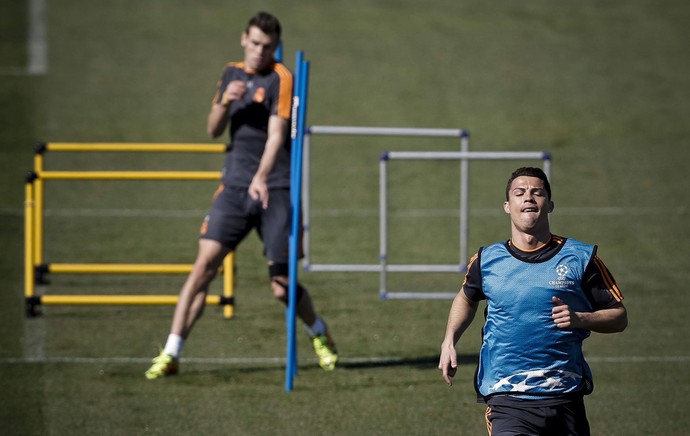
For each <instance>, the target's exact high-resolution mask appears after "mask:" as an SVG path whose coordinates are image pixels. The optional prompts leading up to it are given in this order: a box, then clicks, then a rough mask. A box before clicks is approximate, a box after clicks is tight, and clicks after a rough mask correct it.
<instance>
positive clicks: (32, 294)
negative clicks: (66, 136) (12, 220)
mask: <svg viewBox="0 0 690 436" xmlns="http://www.w3.org/2000/svg"><path fill="white" fill-rule="evenodd" d="M48 151H51V152H116V153H123V152H129V153H141V152H147V153H225V152H226V151H227V146H226V145H224V144H195V143H187V144H182V143H180V144H152V143H71V142H70V143H68V142H54V143H45V144H40V145H39V146H37V147H36V149H35V154H34V169H33V171H31V172H30V173H29V174H28V175H27V177H26V183H25V193H24V196H25V201H24V250H25V251H24V296H25V300H26V314H27V316H29V317H33V316H36V315H38V314H39V311H38V306H40V305H42V304H66V305H69V304H73V305H161V304H162V305H166V304H176V303H177V300H178V296H177V295H38V294H37V292H36V286H37V285H39V284H46V283H47V282H46V280H45V275H46V274H48V273H52V274H188V273H189V272H190V271H191V270H192V265H190V264H163V263H161V264H123V263H110V264H104V263H46V262H44V259H43V258H44V254H43V253H44V233H43V217H44V183H45V181H46V180H220V172H218V171H46V170H45V169H44V155H45V154H46V153H47V152H48ZM221 272H222V273H223V291H222V295H208V296H207V297H206V303H207V304H212V305H222V306H223V316H224V318H226V319H229V318H232V317H233V316H234V253H229V254H228V255H227V256H226V257H225V259H224V260H223V266H222V268H221Z"/></svg>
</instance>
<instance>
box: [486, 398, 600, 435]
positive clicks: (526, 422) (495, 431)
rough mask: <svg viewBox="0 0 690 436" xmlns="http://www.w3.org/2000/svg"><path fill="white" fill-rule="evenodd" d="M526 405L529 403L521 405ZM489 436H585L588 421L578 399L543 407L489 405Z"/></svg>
mask: <svg viewBox="0 0 690 436" xmlns="http://www.w3.org/2000/svg"><path fill="white" fill-rule="evenodd" d="M524 403H529V401H526V402H523V404H524ZM486 425H487V428H488V431H489V435H491V436H498V435H535V436H538V435H539V436H542V435H543V436H561V435H562V436H570V435H577V436H589V434H590V433H589V422H588V421H587V414H586V413H585V404H584V402H583V401H582V399H581V398H580V399H577V400H573V401H569V402H567V403H562V404H556V405H551V406H544V407H539V406H537V407H530V406H528V405H522V404H516V405H515V406H507V405H503V404H493V405H489V406H488V407H487V409H486Z"/></svg>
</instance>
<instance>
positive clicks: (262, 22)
mask: <svg viewBox="0 0 690 436" xmlns="http://www.w3.org/2000/svg"><path fill="white" fill-rule="evenodd" d="M252 26H256V27H258V28H259V30H261V31H262V32H264V33H265V34H266V35H274V36H276V38H277V39H278V41H280V33H281V30H282V29H281V27H280V21H278V19H277V18H276V17H275V16H273V15H271V14H269V13H268V12H259V13H258V14H256V15H254V16H253V17H252V18H250V19H249V23H247V29H246V30H245V31H244V32H245V33H249V28H250V27H252Z"/></svg>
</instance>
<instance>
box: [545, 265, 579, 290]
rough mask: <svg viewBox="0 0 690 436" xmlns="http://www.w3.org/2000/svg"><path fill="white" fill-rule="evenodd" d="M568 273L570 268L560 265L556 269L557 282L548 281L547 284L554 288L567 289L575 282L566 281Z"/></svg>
mask: <svg viewBox="0 0 690 436" xmlns="http://www.w3.org/2000/svg"><path fill="white" fill-rule="evenodd" d="M568 272H570V268H568V266H567V265H563V264H560V265H558V266H557V267H556V275H557V276H558V277H557V280H550V281H549V284H550V285H551V286H554V287H556V288H567V287H568V286H573V285H574V284H575V282H574V281H573V280H566V277H567V275H568Z"/></svg>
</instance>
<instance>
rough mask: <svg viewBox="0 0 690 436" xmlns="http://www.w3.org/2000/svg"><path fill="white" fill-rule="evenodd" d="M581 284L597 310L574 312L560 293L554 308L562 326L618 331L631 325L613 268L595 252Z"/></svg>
mask: <svg viewBox="0 0 690 436" xmlns="http://www.w3.org/2000/svg"><path fill="white" fill-rule="evenodd" d="M582 282H583V283H582V287H583V290H584V291H585V294H586V295H587V298H588V299H589V301H590V303H591V304H592V307H593V308H594V310H593V311H592V312H575V311H574V310H571V308H570V307H569V306H568V305H567V304H566V303H565V302H563V301H561V300H560V299H559V298H557V297H553V298H552V300H553V302H554V304H555V306H554V307H553V309H552V311H551V317H552V318H553V322H554V323H555V324H556V326H558V327H559V328H579V329H586V330H591V331H594V332H598V333H618V332H622V331H623V330H625V328H626V327H627V326H628V312H627V310H626V309H625V306H624V305H623V295H622V294H621V292H620V290H619V289H618V285H617V284H616V281H615V279H614V278H613V276H612V275H611V272H610V271H609V270H608V268H606V265H604V262H602V261H601V259H599V257H597V256H594V257H593V258H592V260H591V261H590V263H589V265H588V266H587V269H586V270H585V277H584V278H583V281H582Z"/></svg>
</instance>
